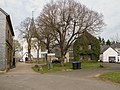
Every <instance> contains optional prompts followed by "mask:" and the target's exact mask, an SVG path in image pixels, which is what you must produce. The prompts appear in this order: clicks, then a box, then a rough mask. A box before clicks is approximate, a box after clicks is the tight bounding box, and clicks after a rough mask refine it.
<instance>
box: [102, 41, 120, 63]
mask: <svg viewBox="0 0 120 90" xmlns="http://www.w3.org/2000/svg"><path fill="white" fill-rule="evenodd" d="M100 61H102V62H120V43H116V44H112V45H110V46H108V45H103V46H101V52H100Z"/></svg>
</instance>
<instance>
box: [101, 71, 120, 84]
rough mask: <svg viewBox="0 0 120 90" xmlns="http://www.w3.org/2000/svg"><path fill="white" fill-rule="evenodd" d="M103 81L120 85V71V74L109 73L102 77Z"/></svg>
mask: <svg viewBox="0 0 120 90" xmlns="http://www.w3.org/2000/svg"><path fill="white" fill-rule="evenodd" d="M100 78H101V79H102V80H108V81H112V82H115V83H119V84H120V71H119V72H107V73H103V74H101V75H100Z"/></svg>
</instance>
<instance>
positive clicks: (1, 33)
mask: <svg viewBox="0 0 120 90" xmlns="http://www.w3.org/2000/svg"><path fill="white" fill-rule="evenodd" d="M5 32H6V16H5V15H4V14H3V13H2V12H1V11H0V70H5V69H6V58H5V55H6V54H5V47H6V42H5Z"/></svg>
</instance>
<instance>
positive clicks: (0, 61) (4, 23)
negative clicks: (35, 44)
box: [0, 8, 14, 71]
mask: <svg viewBox="0 0 120 90" xmlns="http://www.w3.org/2000/svg"><path fill="white" fill-rule="evenodd" d="M13 36H14V31H13V27H12V23H11V19H10V15H9V14H7V13H6V12H5V11H4V10H3V9H1V8H0V71H5V70H9V69H10V68H12V64H13V63H12V62H13Z"/></svg>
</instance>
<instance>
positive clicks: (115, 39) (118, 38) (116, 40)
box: [111, 33, 120, 43]
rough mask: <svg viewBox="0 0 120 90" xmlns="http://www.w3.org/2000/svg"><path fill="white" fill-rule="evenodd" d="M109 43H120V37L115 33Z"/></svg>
mask: <svg viewBox="0 0 120 90" xmlns="http://www.w3.org/2000/svg"><path fill="white" fill-rule="evenodd" d="M111 41H112V42H113V43H114V42H115V43H120V37H119V34H118V33H117V34H116V35H114V36H113V37H111Z"/></svg>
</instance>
